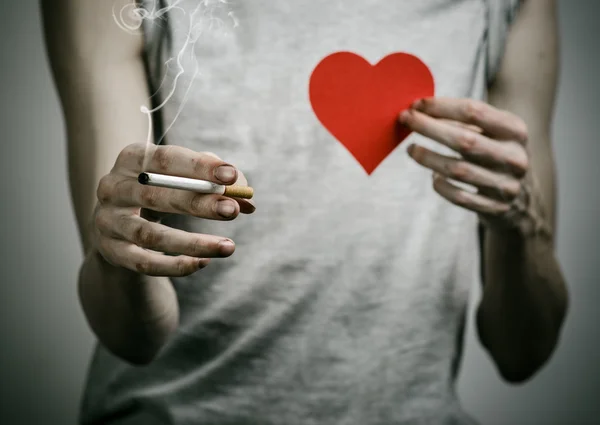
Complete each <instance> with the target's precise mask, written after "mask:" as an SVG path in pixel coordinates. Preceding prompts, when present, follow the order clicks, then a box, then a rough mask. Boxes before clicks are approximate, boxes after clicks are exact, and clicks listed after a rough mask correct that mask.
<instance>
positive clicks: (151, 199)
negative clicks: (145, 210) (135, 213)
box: [140, 186, 159, 208]
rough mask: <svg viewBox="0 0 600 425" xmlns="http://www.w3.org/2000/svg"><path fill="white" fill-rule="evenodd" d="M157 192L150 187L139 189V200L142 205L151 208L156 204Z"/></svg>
mask: <svg viewBox="0 0 600 425" xmlns="http://www.w3.org/2000/svg"><path fill="white" fill-rule="evenodd" d="M158 195H159V194H158V190H156V188H155V187H152V186H143V187H142V188H141V189H140V199H141V201H142V204H143V205H145V206H148V207H149V208H153V207H155V206H156V205H157V204H158V200H159V196H158Z"/></svg>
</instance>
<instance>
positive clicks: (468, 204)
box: [433, 174, 510, 215]
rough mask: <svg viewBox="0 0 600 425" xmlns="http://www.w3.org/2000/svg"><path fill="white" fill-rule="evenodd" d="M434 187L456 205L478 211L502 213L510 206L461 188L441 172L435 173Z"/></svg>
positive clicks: (494, 213) (492, 213) (493, 213)
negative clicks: (440, 173)
mask: <svg viewBox="0 0 600 425" xmlns="http://www.w3.org/2000/svg"><path fill="white" fill-rule="evenodd" d="M433 188H434V190H435V191H436V192H437V193H438V194H440V195H441V196H442V197H443V198H445V199H447V200H448V201H450V202H452V203H453V204H454V205H457V206H459V207H462V208H466V209H468V210H470V211H473V212H476V213H480V214H491V215H500V214H503V213H506V212H507V211H508V210H509V208H510V206H509V205H508V204H506V203H504V202H500V201H497V200H495V199H490V198H487V197H484V196H481V195H479V194H476V193H471V192H469V191H466V190H464V189H461V188H459V187H457V186H456V185H453V184H452V183H450V182H449V181H448V180H447V179H446V178H444V177H443V176H441V175H439V174H434V177H433Z"/></svg>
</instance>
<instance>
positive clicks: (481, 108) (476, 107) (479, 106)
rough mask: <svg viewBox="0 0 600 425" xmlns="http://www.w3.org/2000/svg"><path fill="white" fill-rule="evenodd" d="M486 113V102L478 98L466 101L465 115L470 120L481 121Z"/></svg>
mask: <svg viewBox="0 0 600 425" xmlns="http://www.w3.org/2000/svg"><path fill="white" fill-rule="evenodd" d="M484 114H485V104H484V103H483V102H480V101H477V100H472V99H471V100H468V101H467V102H466V103H465V107H464V115H465V118H466V120H467V121H468V122H480V121H481V120H482V119H483V115H484Z"/></svg>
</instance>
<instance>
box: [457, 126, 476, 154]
mask: <svg viewBox="0 0 600 425" xmlns="http://www.w3.org/2000/svg"><path fill="white" fill-rule="evenodd" d="M456 143H457V144H458V149H459V151H460V152H461V153H470V152H473V150H474V148H475V145H476V144H477V134H475V133H473V132H472V131H469V130H465V131H461V132H460V133H459V135H458V136H457V137H456Z"/></svg>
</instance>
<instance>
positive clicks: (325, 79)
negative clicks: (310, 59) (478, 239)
mask: <svg viewBox="0 0 600 425" xmlns="http://www.w3.org/2000/svg"><path fill="white" fill-rule="evenodd" d="M434 90H435V89H434V81H433V75H432V74H431V71H430V70H429V68H428V67H427V65H425V64H424V63H423V62H422V61H421V60H420V59H419V58H417V57H416V56H413V55H409V54H407V53H393V54H391V55H389V56H386V57H385V58H383V59H382V60H381V61H379V62H378V63H377V64H376V65H374V66H373V65H371V64H370V63H369V62H367V61H366V60H365V59H363V58H362V57H360V56H358V55H356V54H354V53H350V52H337V53H333V54H331V55H329V56H327V57H326V58H325V59H323V60H322V61H321V62H320V63H319V64H318V65H317V67H316V68H315V70H314V71H313V73H312V75H311V78H310V87H309V96H310V102H311V104H312V107H313V110H314V111H315V114H316V116H317V118H318V119H319V121H320V122H321V123H322V124H323V126H325V128H326V129H327V130H328V131H329V132H330V133H331V134H332V135H333V136H334V137H335V138H336V139H337V140H339V141H340V142H341V143H342V145H344V146H345V147H346V149H348V150H349V151H350V153H351V154H352V155H353V156H354V157H355V158H356V159H357V160H358V162H359V163H360V165H362V167H363V168H364V169H365V171H366V172H367V174H369V175H370V174H371V173H372V172H373V171H374V170H375V168H377V166H379V164H381V162H382V161H383V160H384V159H385V158H386V157H387V156H388V155H389V154H390V153H391V152H392V151H393V150H394V149H395V148H396V147H397V146H398V145H399V144H400V143H401V142H402V141H403V140H404V139H406V138H407V137H408V135H409V134H410V133H411V131H410V130H409V129H408V128H406V127H404V126H402V125H400V124H399V123H398V115H399V113H400V112H402V111H403V110H405V109H406V108H408V107H409V106H410V105H411V103H412V102H414V101H415V100H417V99H419V98H422V97H429V96H433V95H434Z"/></svg>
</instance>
